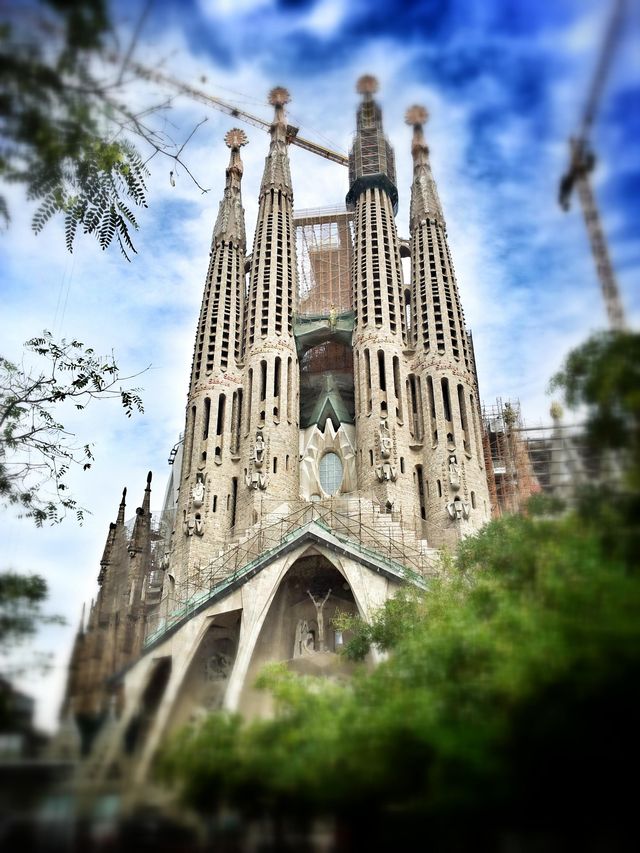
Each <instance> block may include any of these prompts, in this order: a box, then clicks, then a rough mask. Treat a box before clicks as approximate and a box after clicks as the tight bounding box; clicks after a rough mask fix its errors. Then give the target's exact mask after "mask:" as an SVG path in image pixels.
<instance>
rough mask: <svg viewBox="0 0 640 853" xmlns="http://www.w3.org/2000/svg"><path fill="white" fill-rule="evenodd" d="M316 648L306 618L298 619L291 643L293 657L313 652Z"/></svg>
mask: <svg viewBox="0 0 640 853" xmlns="http://www.w3.org/2000/svg"><path fill="white" fill-rule="evenodd" d="M315 650H316V642H315V637H314V635H313V631H312V630H311V628H309V623H308V622H307V620H306V619H299V620H298V624H297V625H296V636H295V640H294V643H293V656H294V658H299V657H303V656H304V655H310V654H313V652H315Z"/></svg>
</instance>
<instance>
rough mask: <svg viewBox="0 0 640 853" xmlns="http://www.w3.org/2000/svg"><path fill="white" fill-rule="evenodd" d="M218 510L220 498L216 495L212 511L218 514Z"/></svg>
mask: <svg viewBox="0 0 640 853" xmlns="http://www.w3.org/2000/svg"><path fill="white" fill-rule="evenodd" d="M217 509H218V496H217V495H214V496H213V504H212V505H211V511H212V512H216V510H217Z"/></svg>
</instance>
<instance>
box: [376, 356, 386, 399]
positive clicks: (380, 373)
mask: <svg viewBox="0 0 640 853" xmlns="http://www.w3.org/2000/svg"><path fill="white" fill-rule="evenodd" d="M378 380H379V385H378V387H379V388H380V390H381V391H386V390H387V377H386V373H385V369H384V350H381V349H379V350H378Z"/></svg>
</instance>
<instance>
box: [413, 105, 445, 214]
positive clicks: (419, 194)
mask: <svg viewBox="0 0 640 853" xmlns="http://www.w3.org/2000/svg"><path fill="white" fill-rule="evenodd" d="M428 117H429V113H428V112H427V110H426V109H425V108H424V107H421V106H418V105H417V104H416V105H414V106H413V107H410V108H409V109H408V110H407V114H406V118H405V120H406V123H407V124H408V125H410V126H411V127H413V140H412V143H411V155H412V157H413V184H412V186H411V213H410V223H411V227H412V228H414V227H415V226H416V225H417V224H418V223H420V222H422V221H424V220H425V219H428V218H431V219H437V220H438V221H439V222H441V223H442V225H444V216H443V214H442V206H441V204H440V198H439V197H438V190H437V188H436V182H435V180H434V179H433V175H432V173H431V165H430V163H429V146H428V145H427V143H426V142H425V138H424V130H423V126H424V124H425V123H426V121H427V119H428Z"/></svg>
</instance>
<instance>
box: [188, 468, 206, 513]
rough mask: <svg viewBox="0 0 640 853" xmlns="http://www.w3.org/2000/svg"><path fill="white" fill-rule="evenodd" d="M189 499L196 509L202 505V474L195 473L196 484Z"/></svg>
mask: <svg viewBox="0 0 640 853" xmlns="http://www.w3.org/2000/svg"><path fill="white" fill-rule="evenodd" d="M191 499H192V501H193V505H194V507H195V508H196V509H199V508H200V507H201V506H202V503H203V501H204V480H203V478H202V474H198V475H197V479H196V484H195V486H194V487H193V489H192V490H191Z"/></svg>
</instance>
